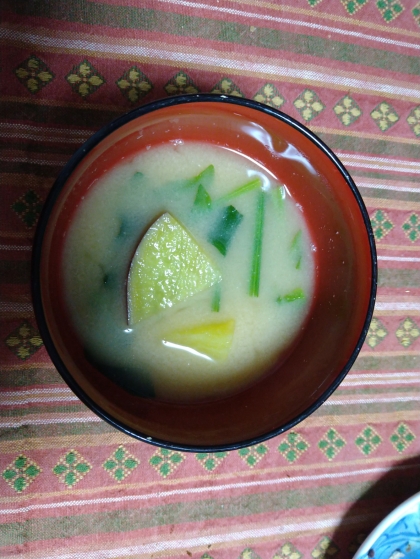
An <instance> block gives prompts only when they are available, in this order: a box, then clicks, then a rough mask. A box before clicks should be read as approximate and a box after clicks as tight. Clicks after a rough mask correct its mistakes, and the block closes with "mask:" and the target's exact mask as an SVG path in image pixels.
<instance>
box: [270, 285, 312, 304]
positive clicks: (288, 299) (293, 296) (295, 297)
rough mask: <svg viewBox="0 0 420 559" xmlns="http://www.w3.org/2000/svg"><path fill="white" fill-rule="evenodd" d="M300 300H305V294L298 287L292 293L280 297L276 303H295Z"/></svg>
mask: <svg viewBox="0 0 420 559" xmlns="http://www.w3.org/2000/svg"><path fill="white" fill-rule="evenodd" d="M300 299H305V294H304V292H303V289H301V288H300V287H297V288H296V289H294V290H293V291H291V292H290V293H287V294H286V295H283V297H282V296H281V295H279V296H278V297H277V299H276V301H277V303H293V301H299V300H300Z"/></svg>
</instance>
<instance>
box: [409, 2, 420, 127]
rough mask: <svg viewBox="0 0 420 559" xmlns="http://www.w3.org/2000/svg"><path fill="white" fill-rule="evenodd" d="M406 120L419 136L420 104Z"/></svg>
mask: <svg viewBox="0 0 420 559" xmlns="http://www.w3.org/2000/svg"><path fill="white" fill-rule="evenodd" d="M419 6H420V4H419ZM419 12H420V7H419ZM419 20H420V15H419ZM419 25H420V23H419ZM407 122H408V125H409V126H410V128H411V130H412V131H413V132H414V135H415V136H420V105H418V106H417V107H414V109H412V111H411V112H410V114H409V115H408V117H407Z"/></svg>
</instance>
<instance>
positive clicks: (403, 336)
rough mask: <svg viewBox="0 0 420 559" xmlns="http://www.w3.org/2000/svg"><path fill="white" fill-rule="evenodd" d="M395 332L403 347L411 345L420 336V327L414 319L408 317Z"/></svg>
mask: <svg viewBox="0 0 420 559" xmlns="http://www.w3.org/2000/svg"><path fill="white" fill-rule="evenodd" d="M395 334H396V336H397V338H398V341H399V342H400V344H401V345H402V346H403V347H409V346H410V345H411V344H412V343H413V342H414V341H415V340H416V339H417V338H418V337H419V336H420V329H419V327H418V326H417V324H416V323H415V322H414V320H412V319H411V318H409V317H407V318H406V319H404V320H403V321H402V322H401V324H400V325H399V328H398V330H397V331H396V332H395Z"/></svg>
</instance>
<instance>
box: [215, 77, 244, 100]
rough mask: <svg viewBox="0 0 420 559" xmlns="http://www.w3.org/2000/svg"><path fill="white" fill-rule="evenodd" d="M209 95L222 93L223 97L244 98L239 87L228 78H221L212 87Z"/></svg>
mask: <svg viewBox="0 0 420 559" xmlns="http://www.w3.org/2000/svg"><path fill="white" fill-rule="evenodd" d="M211 93H222V94H223V95H233V96H234V97H243V96H244V95H243V93H242V91H241V90H240V89H239V87H238V86H237V85H236V84H235V83H234V82H233V81H232V80H231V79H230V78H222V79H221V80H220V81H219V82H217V84H216V85H215V86H214V87H213V89H212V90H211Z"/></svg>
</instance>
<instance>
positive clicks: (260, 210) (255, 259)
mask: <svg viewBox="0 0 420 559" xmlns="http://www.w3.org/2000/svg"><path fill="white" fill-rule="evenodd" d="M264 205H265V194H264V192H262V191H261V192H260V193H259V195H258V200H257V212H256V218H255V234H254V247H253V252H252V263H251V281H250V284H249V295H250V296H251V297H258V295H259V292H260V274H261V256H262V241H263V229H264Z"/></svg>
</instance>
